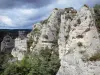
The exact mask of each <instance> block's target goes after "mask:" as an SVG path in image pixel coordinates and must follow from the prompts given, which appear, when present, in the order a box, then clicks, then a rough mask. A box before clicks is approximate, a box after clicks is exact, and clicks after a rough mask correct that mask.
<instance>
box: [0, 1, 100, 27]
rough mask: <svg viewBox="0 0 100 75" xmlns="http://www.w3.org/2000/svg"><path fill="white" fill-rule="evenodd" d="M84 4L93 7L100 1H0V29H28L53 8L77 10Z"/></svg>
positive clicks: (47, 14) (44, 17)
mask: <svg viewBox="0 0 100 75" xmlns="http://www.w3.org/2000/svg"><path fill="white" fill-rule="evenodd" d="M84 4H88V5H89V6H91V7H93V6H94V5H95V4H100V0H0V29H29V28H32V26H33V24H34V23H36V22H39V21H41V20H44V19H46V18H47V17H48V16H49V15H50V13H51V11H52V10H53V9H54V8H66V7H74V8H75V9H77V10H78V9H80V7H81V6H82V5H84Z"/></svg>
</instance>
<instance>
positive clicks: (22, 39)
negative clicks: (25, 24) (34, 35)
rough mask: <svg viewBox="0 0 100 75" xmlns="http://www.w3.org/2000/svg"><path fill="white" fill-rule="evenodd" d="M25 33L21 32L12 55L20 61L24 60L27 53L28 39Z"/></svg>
mask: <svg viewBox="0 0 100 75" xmlns="http://www.w3.org/2000/svg"><path fill="white" fill-rule="evenodd" d="M24 33H25V32H24V31H20V32H19V37H18V38H16V39H15V47H14V48H13V49H12V52H11V54H12V55H13V56H14V57H15V58H17V59H18V60H22V59H23V57H24V55H25V53H26V52H27V38H26V35H25V34H24Z"/></svg>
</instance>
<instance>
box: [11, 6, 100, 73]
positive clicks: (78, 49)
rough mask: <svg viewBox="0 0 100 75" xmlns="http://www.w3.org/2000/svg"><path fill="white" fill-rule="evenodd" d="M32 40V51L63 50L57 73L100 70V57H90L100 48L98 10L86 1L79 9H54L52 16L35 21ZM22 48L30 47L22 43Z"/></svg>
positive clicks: (99, 50) (60, 52)
mask: <svg viewBox="0 0 100 75" xmlns="http://www.w3.org/2000/svg"><path fill="white" fill-rule="evenodd" d="M28 41H30V42H29V43H30V45H29V48H30V51H32V52H34V51H36V52H39V50H41V48H46V47H48V48H50V49H51V48H54V49H56V50H58V51H59V59H60V60H61V67H60V69H59V71H58V73H57V75H99V74H100V61H90V60H89V58H90V57H92V56H93V55H94V54H95V53H98V52H100V39H99V33H98V32H97V28H96V26H95V18H94V10H93V9H91V8H89V7H88V6H86V5H84V6H83V7H82V8H81V9H80V10H79V11H76V10H75V9H73V8H65V9H57V8H56V9H54V10H53V12H52V13H51V15H50V17H49V18H48V19H46V20H44V21H42V22H40V23H37V24H35V25H34V27H33V30H32V32H31V33H30V34H28ZM18 48H19V50H18V51H19V52H20V51H26V50H24V49H23V48H22V47H20V46H19V47H18ZM21 49H23V50H21ZM19 52H18V54H20V53H19ZM13 54H14V53H13ZM14 55H16V54H14ZM17 56H20V57H21V55H17ZM19 59H20V58H19ZM21 59H22V58H21Z"/></svg>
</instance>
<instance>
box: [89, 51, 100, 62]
mask: <svg viewBox="0 0 100 75" xmlns="http://www.w3.org/2000/svg"><path fill="white" fill-rule="evenodd" d="M89 61H100V52H98V53H96V54H94V55H93V56H91V57H90V58H89Z"/></svg>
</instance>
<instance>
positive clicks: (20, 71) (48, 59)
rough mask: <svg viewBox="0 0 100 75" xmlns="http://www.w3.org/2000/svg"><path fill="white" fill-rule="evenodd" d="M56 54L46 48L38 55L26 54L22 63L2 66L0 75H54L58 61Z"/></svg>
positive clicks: (57, 67)
mask: <svg viewBox="0 0 100 75" xmlns="http://www.w3.org/2000/svg"><path fill="white" fill-rule="evenodd" d="M58 56H59V55H58V52H56V51H54V50H53V49H48V48H46V49H45V50H41V51H40V53H39V54H34V53H33V54H31V53H30V54H28V55H26V57H25V58H23V60H22V61H16V62H12V63H11V62H10V63H6V64H3V65H2V68H1V69H2V72H0V75H56V72H57V71H58V69H59V66H60V63H59V62H60V61H59V57H58Z"/></svg>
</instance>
